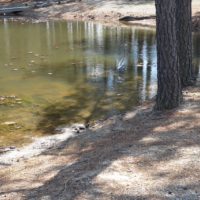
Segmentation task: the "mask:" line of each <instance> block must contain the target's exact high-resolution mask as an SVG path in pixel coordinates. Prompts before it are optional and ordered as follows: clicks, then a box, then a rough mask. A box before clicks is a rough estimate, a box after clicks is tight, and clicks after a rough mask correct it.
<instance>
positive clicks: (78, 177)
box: [0, 85, 200, 200]
mask: <svg viewBox="0 0 200 200" xmlns="http://www.w3.org/2000/svg"><path fill="white" fill-rule="evenodd" d="M199 101H200V90H199V85H197V86H196V87H191V88H188V89H187V90H186V91H184V103H183V104H182V106H181V107H180V108H179V109H176V110H171V111H167V112H164V113H155V112H153V111H152V107H153V103H151V102H149V103H146V104H144V105H142V106H140V107H138V108H137V109H135V110H133V111H130V112H128V113H126V114H125V115H123V116H122V115H120V116H115V117H113V118H110V119H108V120H105V121H103V122H101V123H99V124H97V125H96V126H95V127H94V128H92V129H87V130H85V131H83V132H81V133H78V134H75V133H73V134H72V132H71V131H70V130H68V129H67V131H66V132H64V133H63V135H62V134H60V136H59V135H57V136H56V137H58V138H57V141H55V140H54V143H52V144H53V145H50V146H48V145H47V146H48V148H45V147H43V150H42V151H41V152H40V153H37V154H35V155H37V156H34V155H32V156H31V157H29V158H28V157H26V159H24V158H21V159H19V160H17V161H16V162H11V163H9V162H7V163H6V162H3V163H2V160H1V169H0V177H1V178H0V199H1V200H8V199H9V200H10V199H17V200H18V199H41V200H42V199H49V200H50V199H51V200H52V199H59V200H61V199H63V200H64V199H68V200H89V199H91V200H93V199H101V200H108V199H119V200H123V199H126V200H133V199H148V200H149V199H150V200H151V199H174V200H175V199H191V200H198V199H199V198H200V182H199V180H200V161H199V157H200V132H199V130H200V123H199V122H200V120H199V119H200V114H199V113H200V105H199ZM46 139H47V138H46ZM54 139H55V138H54ZM50 140H51V138H49V140H46V141H50ZM43 145H44V144H43ZM44 146H45V145H44ZM4 161H5V160H4Z"/></svg>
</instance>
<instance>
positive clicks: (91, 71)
mask: <svg viewBox="0 0 200 200" xmlns="http://www.w3.org/2000/svg"><path fill="white" fill-rule="evenodd" d="M0 36H1V38H0V146H7V145H22V144H25V143H27V142H30V141H31V138H32V137H35V136H42V135H46V134H53V133H54V130H55V128H56V127H57V126H59V125H67V124H72V123H75V122H82V123H86V122H91V121H94V120H98V119H101V118H105V117H109V116H112V115H114V114H118V113H121V112H126V111H127V110H129V109H132V108H134V107H135V106H137V105H139V104H140V103H142V102H144V101H145V100H148V99H150V98H152V97H153V96H155V94H156V87H157V86H156V79H157V69H156V61H157V60H156V41H155V30H154V29H149V28H148V29H147V28H140V27H128V28H122V27H108V26H104V25H101V24H95V23H93V22H53V21H51V22H46V23H38V24H32V23H20V22H11V21H7V20H4V21H1V22H0ZM199 44H200V36H199V35H194V64H195V65H196V66H199V60H200V59H199V58H200V47H199ZM197 69H198V67H197ZM197 73H198V70H197Z"/></svg>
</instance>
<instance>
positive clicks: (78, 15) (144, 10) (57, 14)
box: [0, 0, 200, 32]
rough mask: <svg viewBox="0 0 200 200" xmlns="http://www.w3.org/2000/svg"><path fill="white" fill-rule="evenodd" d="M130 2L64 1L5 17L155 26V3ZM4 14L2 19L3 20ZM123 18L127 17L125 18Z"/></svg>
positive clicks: (196, 25)
mask: <svg viewBox="0 0 200 200" xmlns="http://www.w3.org/2000/svg"><path fill="white" fill-rule="evenodd" d="M132 1H133V3H130V2H127V4H126V3H125V5H124V6H123V7H122V6H121V4H120V3H118V1H114V0H113V1H110V2H108V3H107V4H108V5H107V4H105V3H104V2H103V3H102V4H101V3H100V2H101V1H99V0H97V1H96V2H93V1H92V0H87V1H84V0H82V1H81V2H76V1H75V2H74V1H71V2H68V3H67V2H63V3H61V4H56V3H55V2H54V4H52V5H49V6H47V7H42V8H35V9H32V10H30V11H26V12H23V13H22V15H19V16H8V17H5V18H6V19H10V20H13V21H22V22H23V21H30V22H33V23H38V22H45V21H48V20H69V21H86V22H94V23H101V24H104V25H108V26H117V25H120V26H124V25H125V26H143V27H151V28H155V26H156V20H155V6H154V4H153V3H145V4H142V5H140V4H135V3H134V1H135V0H132ZM104 4H105V5H104ZM198 9H200V3H199V2H197V1H195V2H194V3H193V19H192V21H193V31H194V32H199V31H200V14H199V12H198ZM3 18H4V17H1V18H0V19H3ZM123 18H124V20H122V19H123Z"/></svg>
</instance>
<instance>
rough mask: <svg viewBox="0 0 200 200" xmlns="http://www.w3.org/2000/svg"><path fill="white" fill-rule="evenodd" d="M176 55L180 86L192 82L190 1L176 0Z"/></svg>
mask: <svg viewBox="0 0 200 200" xmlns="http://www.w3.org/2000/svg"><path fill="white" fill-rule="evenodd" d="M176 8H177V9H176V19H177V21H176V25H177V27H176V28H177V39H178V57H179V65H180V73H181V83H182V86H183V87H185V86H188V85H192V84H193V67H192V1H191V0H176Z"/></svg>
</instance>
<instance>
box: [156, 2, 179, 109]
mask: <svg viewBox="0 0 200 200" xmlns="http://www.w3.org/2000/svg"><path fill="white" fill-rule="evenodd" d="M156 24H157V28H156V29H157V60H158V61H157V62H158V63H157V64H158V91H157V97H156V106H155V108H156V109H157V110H164V109H172V108H175V107H178V106H179V105H180V103H181V100H182V90H181V79H180V70H179V62H178V52H177V36H176V1H175V0H156Z"/></svg>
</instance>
